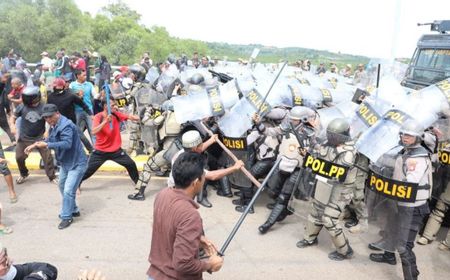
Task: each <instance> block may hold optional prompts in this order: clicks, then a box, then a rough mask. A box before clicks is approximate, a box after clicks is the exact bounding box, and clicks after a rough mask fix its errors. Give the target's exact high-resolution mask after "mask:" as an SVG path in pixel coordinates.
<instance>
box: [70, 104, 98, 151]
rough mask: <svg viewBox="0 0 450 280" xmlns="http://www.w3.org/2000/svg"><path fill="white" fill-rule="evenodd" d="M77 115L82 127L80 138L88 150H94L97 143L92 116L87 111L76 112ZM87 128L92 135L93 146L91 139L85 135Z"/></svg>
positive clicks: (79, 125)
mask: <svg viewBox="0 0 450 280" xmlns="http://www.w3.org/2000/svg"><path fill="white" fill-rule="evenodd" d="M75 114H76V117H77V126H78V128H79V129H80V132H81V134H80V138H81V142H83V145H84V146H85V147H86V149H87V150H92V146H94V145H95V135H93V134H92V118H91V116H89V115H88V114H87V113H86V112H85V111H81V112H75ZM86 129H87V131H88V133H89V136H90V137H91V141H92V146H91V144H90V143H89V140H88V139H87V138H86V136H85V135H84V131H85V130H86Z"/></svg>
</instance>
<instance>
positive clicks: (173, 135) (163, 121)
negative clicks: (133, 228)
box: [128, 101, 181, 200]
mask: <svg viewBox="0 0 450 280" xmlns="http://www.w3.org/2000/svg"><path fill="white" fill-rule="evenodd" d="M163 108H164V109H165V110H164V109H163ZM162 109H163V110H164V111H163V113H162V114H161V115H159V116H158V117H156V118H154V119H152V118H148V121H152V122H154V124H155V125H156V126H158V127H160V128H159V130H158V137H159V142H160V143H162V147H161V148H160V150H159V151H158V152H157V153H156V154H154V155H150V156H149V157H148V159H147V162H146V163H145V164H144V168H143V170H142V172H141V174H139V180H138V182H137V184H136V187H135V189H136V192H135V193H133V194H130V195H128V198H129V199H131V200H144V199H145V196H144V191H145V188H146V187H147V185H148V183H149V182H150V179H151V177H152V175H153V174H156V175H164V174H165V172H167V171H168V170H169V165H170V161H171V159H172V157H173V155H174V154H175V153H176V152H178V151H179V150H180V149H181V145H180V143H179V141H177V137H178V135H179V133H180V131H181V126H180V125H179V124H178V123H177V121H176V119H175V113H174V112H173V106H171V103H170V101H166V102H165V103H164V104H163V106H162ZM144 119H146V118H144Z"/></svg>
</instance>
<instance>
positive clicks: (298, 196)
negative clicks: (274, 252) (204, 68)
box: [111, 66, 448, 279]
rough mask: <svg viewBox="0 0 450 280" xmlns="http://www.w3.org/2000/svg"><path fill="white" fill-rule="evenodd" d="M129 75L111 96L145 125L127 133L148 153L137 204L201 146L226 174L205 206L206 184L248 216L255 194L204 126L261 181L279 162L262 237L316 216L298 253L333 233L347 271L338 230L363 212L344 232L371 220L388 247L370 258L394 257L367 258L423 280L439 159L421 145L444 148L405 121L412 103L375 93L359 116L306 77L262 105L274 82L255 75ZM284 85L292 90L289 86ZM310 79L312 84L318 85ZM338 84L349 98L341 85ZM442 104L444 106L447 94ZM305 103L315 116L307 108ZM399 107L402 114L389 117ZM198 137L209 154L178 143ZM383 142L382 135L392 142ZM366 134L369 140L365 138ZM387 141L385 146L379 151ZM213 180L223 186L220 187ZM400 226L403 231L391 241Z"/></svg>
mask: <svg viewBox="0 0 450 280" xmlns="http://www.w3.org/2000/svg"><path fill="white" fill-rule="evenodd" d="M130 71H131V75H130V78H129V79H130V80H128V82H129V84H128V85H127V83H124V82H125V80H123V81H121V82H119V81H118V82H115V83H113V84H112V85H111V90H112V94H113V96H115V98H116V100H123V101H120V102H118V103H119V105H120V104H121V103H122V102H123V104H129V105H128V106H124V109H126V108H131V110H132V111H133V112H134V113H135V114H139V115H140V118H141V122H140V123H136V124H133V125H132V126H131V127H130V128H131V135H130V140H132V141H131V143H132V145H131V149H130V150H133V149H139V148H142V149H145V150H147V152H148V153H149V154H150V156H149V159H148V161H147V163H146V164H145V166H144V171H143V172H142V173H141V174H140V176H139V181H138V183H137V185H136V192H135V193H134V194H131V195H129V198H130V199H134V200H144V199H145V195H144V194H145V188H146V187H147V185H148V184H149V182H150V179H151V176H152V175H153V174H157V175H163V174H167V173H168V172H169V170H170V163H171V162H172V161H173V158H174V157H175V155H177V154H178V153H179V152H180V150H183V149H191V148H192V147H195V149H197V148H196V147H197V146H199V147H200V146H202V147H201V148H199V149H198V150H199V152H206V154H207V155H208V157H207V161H208V166H209V169H211V170H222V171H221V172H222V174H220V176H213V177H211V178H210V180H211V181H210V182H208V183H207V184H205V187H204V191H203V192H202V194H201V195H199V198H198V201H199V202H200V203H201V204H202V205H204V206H207V207H211V204H210V203H209V201H207V194H206V186H207V185H215V186H216V187H217V188H218V194H219V195H222V196H227V197H231V196H233V193H232V191H231V187H235V188H237V189H239V190H238V192H237V194H238V195H239V197H240V198H239V199H237V200H233V203H234V204H236V210H237V211H241V212H242V211H244V209H245V208H246V207H247V205H248V204H249V202H250V200H251V199H252V197H253V195H254V193H255V188H256V187H255V186H254V185H253V184H252V182H251V180H249V179H248V178H247V177H246V176H244V175H243V174H242V173H240V172H233V171H236V170H237V169H239V168H237V167H236V166H235V167H234V168H232V169H233V170H230V169H229V168H231V167H232V166H234V163H233V161H232V159H231V158H230V157H229V156H228V155H226V154H225V153H223V151H222V150H221V149H220V147H218V146H217V145H216V144H215V143H214V141H215V140H216V138H217V137H216V136H214V137H213V138H214V141H212V140H207V141H206V139H207V138H208V133H207V131H206V130H205V127H204V126H203V125H206V127H207V129H208V130H211V131H213V133H215V134H219V135H220V136H219V138H220V140H221V141H223V143H224V145H225V146H226V147H227V148H228V149H230V150H232V151H233V153H234V154H235V155H236V156H237V157H238V158H239V159H240V160H242V162H243V164H245V167H246V168H247V170H249V171H250V173H251V174H252V175H253V176H254V177H255V178H258V179H262V178H264V177H265V176H266V174H267V173H268V172H269V170H270V169H271V168H272V167H273V165H274V163H275V160H276V158H277V157H281V162H280V164H279V166H277V167H276V172H275V173H274V176H272V177H271V178H269V183H268V187H267V193H268V194H269V196H270V197H272V198H273V199H274V202H273V203H270V205H268V207H269V208H270V209H271V213H270V215H269V217H268V218H267V221H266V222H265V223H263V224H262V225H261V226H260V227H259V231H260V232H261V233H266V232H267V231H268V230H269V229H270V228H271V227H273V226H274V225H275V223H276V222H277V221H282V220H283V219H285V218H286V217H287V216H288V215H289V214H291V213H292V212H294V213H301V212H302V211H303V209H305V207H304V206H305V205H308V206H307V207H308V208H309V210H308V215H307V216H308V218H307V222H306V225H305V227H306V229H305V233H304V238H303V239H302V240H300V241H299V242H298V244H297V246H298V247H300V248H303V247H307V246H311V245H314V244H317V242H318V240H317V236H318V234H319V232H320V231H321V229H322V228H323V227H324V226H325V229H326V230H327V231H328V232H329V233H330V236H331V238H332V240H333V243H334V245H335V247H336V251H334V252H332V253H330V255H329V257H330V258H331V259H333V260H343V259H346V258H349V257H351V256H352V254H353V251H352V248H351V247H350V244H349V242H348V239H347V238H346V237H345V234H344V232H343V230H342V227H341V225H340V222H339V219H340V217H341V216H342V215H343V214H344V213H345V212H346V209H347V208H351V209H353V211H354V212H355V213H356V219H354V220H353V221H350V222H347V223H346V226H348V227H349V228H350V231H351V232H354V233H357V232H361V231H369V232H371V231H370V230H368V228H369V226H368V221H369V215H370V217H371V219H370V220H371V221H374V223H376V224H377V227H376V228H377V229H378V230H380V229H381V231H380V233H381V234H382V236H383V239H382V240H381V241H380V242H375V243H373V244H371V248H379V249H383V250H386V252H387V253H385V254H382V255H377V254H373V255H371V259H372V260H374V261H381V262H387V263H394V261H395V258H392V255H391V254H390V253H392V252H393V251H396V250H397V251H399V253H400V256H401V259H402V264H403V267H404V275H405V278H406V279H414V277H417V275H418V271H417V268H416V264H415V257H414V254H413V253H412V247H413V246H412V242H413V239H414V238H415V235H416V234H417V232H418V230H419V228H420V226H421V225H420V222H419V221H421V217H422V216H424V215H427V209H428V208H427V200H428V199H429V198H430V195H431V185H432V180H431V174H432V168H431V164H430V160H429V156H430V155H431V154H433V153H435V147H431V148H430V147H428V146H427V145H424V144H423V142H427V141H426V140H427V137H428V138H429V137H431V138H433V137H434V139H435V140H436V137H435V135H434V134H433V133H431V132H430V130H429V129H428V130H427V131H426V133H425V130H424V128H423V127H422V126H423V125H422V124H423V123H426V124H428V125H430V124H431V123H429V122H424V121H422V122H421V121H417V119H419V120H422V119H421V118H420V117H421V116H422V115H419V116H415V118H412V117H408V116H410V115H411V113H409V114H408V113H405V111H407V108H403V107H401V106H398V104H401V102H400V101H398V100H404V99H401V98H398V100H397V99H395V98H394V99H392V98H391V99H389V98H385V97H386V96H383V92H382V91H381V90H379V91H378V92H377V93H376V95H371V96H367V97H366V98H364V97H363V98H361V99H364V100H363V101H362V102H359V103H361V104H359V105H356V104H354V105H352V104H350V103H348V102H351V101H350V100H343V102H339V103H336V104H334V103H333V102H330V101H332V100H333V97H338V96H339V94H337V93H338V91H333V89H332V88H331V85H330V88H329V89H327V90H320V91H315V90H312V88H311V87H310V88H309V89H308V88H304V87H302V86H300V85H299V84H298V83H299V82H301V81H305V79H304V78H302V79H300V78H298V79H295V81H294V82H292V83H290V84H289V83H282V84H281V85H278V87H275V88H276V89H275V88H274V92H273V93H271V94H270V95H269V97H268V98H267V100H265V97H264V95H263V94H261V93H264V92H265V91H266V90H267V88H268V85H267V83H266V84H265V83H264V82H262V79H258V75H259V76H260V77H272V76H273V75H268V76H267V75H266V74H267V73H265V72H264V71H260V72H258V71H257V69H254V71H253V77H250V78H246V77H248V76H246V74H245V73H244V74H242V73H241V75H240V76H239V77H238V78H236V79H234V80H232V81H231V82H229V81H228V82H225V83H219V82H218V81H217V79H212V78H211V77H210V76H209V75H208V73H207V72H206V73H205V72H201V71H200V72H189V71H186V72H185V73H184V74H183V75H179V73H178V74H177V73H175V72H171V70H170V69H168V70H166V71H164V72H163V73H161V74H155V75H154V77H150V78H148V77H147V82H150V83H145V82H144V79H145V77H144V74H143V73H144V72H143V71H142V69H140V68H139V67H138V66H132V67H130ZM188 72H189V73H188ZM265 75H266V76H265ZM147 76H148V74H147ZM188 76H189V78H187V77H188ZM149 79H150V80H149ZM255 80H257V81H258V82H257V83H255ZM283 80H284V81H287V80H289V81H290V80H292V79H291V78H288V77H283ZM310 80H311V81H314V78H310ZM335 83H336V81H335ZM322 84H323V83H322ZM330 84H332V83H330ZM285 85H286V87H284V86H285ZM287 85H289V86H287ZM336 85H337V86H336V87H338V86H340V87H341V88H345V89H347V90H348V89H349V88H348V87H346V86H342V85H341V84H340V83H339V82H337V83H336ZM280 88H282V89H280ZM284 89H287V90H288V91H284ZM297 90H300V92H301V94H300V95H299V94H298V91H297ZM352 90H353V89H352ZM352 90H350V92H351V91H352ZM441 91H442V90H441ZM286 92H287V93H289V94H287V93H286ZM342 92H343V91H341V93H342ZM390 92H392V91H390ZM224 93H227V94H224ZM308 94H310V95H311V96H309V95H308ZM333 94H334V96H333ZM404 94H405V93H404V92H402V93H401V94H399V96H401V97H403V95H404ZM218 96H219V97H218ZM405 96H406V95H405ZM417 96H419V97H417ZM420 96H421V94H420V93H419V94H416V95H415V96H412V97H405V98H409V99H408V100H410V101H411V102H414V99H413V98H416V99H417V100H423V99H420V98H421V97H420ZM435 96H436V98H437V99H436V100H439V101H441V99H442V96H445V94H444V95H443V94H442V93H438V94H437V95H435ZM342 98H343V99H346V98H351V95H348V94H347V95H345V94H344V95H343V97H342ZM288 99H289V100H288ZM337 99H338V98H336V99H335V101H336V100H337ZM287 100H288V101H287ZM265 101H266V102H265ZM284 101H287V102H284ZM341 101H342V100H341ZM346 101H348V102H346ZM359 101H361V100H359ZM397 101H398V102H397ZM444 101H445V100H444ZM336 102H337V101H336ZM396 102H397V103H396ZM318 103H321V104H322V105H320V107H322V106H323V105H324V104H327V107H326V108H323V109H319V108H320V107H319V108H318ZM303 104H304V105H308V106H310V108H308V107H305V106H301V105H303ZM394 105H395V106H397V108H399V109H396V110H392V109H390V108H392V107H393V106H394ZM311 107H312V108H311ZM425 107H426V106H425ZM317 109H319V110H317ZM427 109H429V107H427ZM420 112H421V113H423V116H425V117H424V119H427V120H428V119H432V118H427V117H428V115H426V114H427V113H429V112H428V111H426V110H421V111H420ZM255 113H258V114H255ZM200 120H201V121H200ZM191 130H196V131H198V133H199V135H200V136H201V138H202V140H205V141H206V142H204V143H203V144H201V145H200V144H198V143H197V144H195V145H194V144H192V143H189V141H188V142H185V143H183V142H184V141H182V138H183V137H180V136H182V135H185V134H186V132H188V131H191ZM367 131H369V133H366V132H367ZM386 131H387V132H388V133H387V134H386ZM399 131H400V135H401V139H399ZM378 132H384V133H385V134H384V135H385V137H384V138H383V136H382V134H377V133H378ZM424 133H425V134H424ZM361 134H363V136H362V137H361V139H362V140H361V139H360V138H358V137H359V136H360V135H361ZM187 135H189V134H187ZM380 135H381V136H380ZM423 135H425V136H423ZM430 135H431V136H430ZM374 136H376V137H374ZM186 137H187V136H186ZM408 137H409V138H411V139H409V138H408ZM381 139H382V140H385V141H381ZM408 141H409V142H408ZM194 142H195V143H196V141H194ZM355 142H358V145H356V144H355ZM384 142H386V143H388V144H389V145H388V144H386V145H382V144H383V143H384ZM380 143H381V144H380ZM431 143H433V141H431ZM192 145H194V146H192ZM139 146H141V147H139ZM371 146H374V147H375V148H377V150H376V151H375V150H374V147H371ZM356 147H358V148H356ZM422 147H424V148H422ZM426 147H428V148H426ZM369 148H372V149H369ZM361 151H365V152H364V153H362V152H361ZM385 154H386V155H385ZM379 155H382V156H381V157H380V156H379ZM441 155H442V156H441V158H444V157H445V153H442V152H441ZM379 158H380V159H379ZM225 170H226V171H225ZM232 172H233V173H232ZM444 173H445V174H446V172H444ZM214 179H220V180H219V181H218V182H213V181H212V180H214ZM365 185H366V188H365ZM445 194H446V192H445V191H444V192H443V194H442V195H441V200H440V201H439V202H438V206H437V207H436V208H437V210H435V211H434V212H433V215H434V216H433V215H432V218H431V219H430V220H429V222H428V224H429V226H428V225H427V229H426V230H425V232H424V236H423V238H421V239H420V240H419V242H422V243H428V242H427V241H431V240H433V239H434V236H435V234H436V233H435V232H436V231H437V230H438V229H439V224H440V222H441V221H442V218H443V215H444V214H443V213H445V211H446V210H447V208H448V198H446V196H445ZM366 205H367V206H368V207H366ZM248 207H250V208H251V209H250V212H253V211H254V209H253V208H252V205H249V206H248ZM392 219H397V220H401V221H402V223H399V222H396V221H395V220H394V221H393V220H392ZM433 221H435V224H434V225H433V223H432V222H433ZM436 224H437V225H436ZM400 225H401V228H402V230H393V229H395V227H398V226H400ZM394 226H395V227H394ZM428 228H430V230H428ZM377 234H378V232H377ZM371 238H376V236H371ZM424 238H425V239H424ZM386 240H389V242H387V241H386ZM424 240H427V241H424ZM371 241H374V240H371ZM388 243H389V246H388V245H387V244H388ZM444 244H446V243H444ZM408 275H409V276H408Z"/></svg>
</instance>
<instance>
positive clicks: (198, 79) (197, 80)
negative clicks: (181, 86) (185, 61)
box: [188, 73, 205, 85]
mask: <svg viewBox="0 0 450 280" xmlns="http://www.w3.org/2000/svg"><path fill="white" fill-rule="evenodd" d="M204 81H205V77H203V75H202V74H200V73H195V74H194V75H192V76H191V77H190V78H189V79H188V82H189V83H190V84H193V85H199V84H201V83H203V82H204Z"/></svg>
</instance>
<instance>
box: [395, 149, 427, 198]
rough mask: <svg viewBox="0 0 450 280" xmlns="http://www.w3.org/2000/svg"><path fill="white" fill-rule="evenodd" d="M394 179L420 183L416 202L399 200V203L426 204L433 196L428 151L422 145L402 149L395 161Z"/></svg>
mask: <svg viewBox="0 0 450 280" xmlns="http://www.w3.org/2000/svg"><path fill="white" fill-rule="evenodd" d="M393 179H395V180H398V181H403V182H410V183H418V184H419V187H418V190H417V195H416V202H399V205H401V206H406V207H415V206H420V205H423V204H425V203H426V201H427V200H428V199H429V198H430V196H431V187H432V182H433V180H432V166H431V160H430V156H429V153H428V151H427V150H426V149H425V148H424V147H422V146H417V147H413V148H407V149H403V150H401V151H400V152H399V154H398V155H397V158H396V161H395V166H394V174H393Z"/></svg>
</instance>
